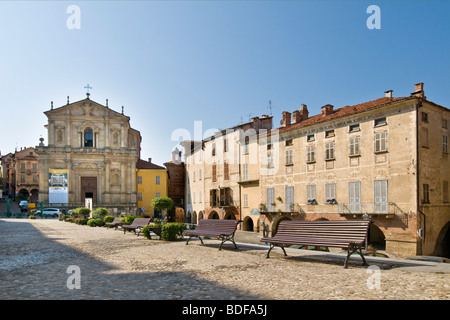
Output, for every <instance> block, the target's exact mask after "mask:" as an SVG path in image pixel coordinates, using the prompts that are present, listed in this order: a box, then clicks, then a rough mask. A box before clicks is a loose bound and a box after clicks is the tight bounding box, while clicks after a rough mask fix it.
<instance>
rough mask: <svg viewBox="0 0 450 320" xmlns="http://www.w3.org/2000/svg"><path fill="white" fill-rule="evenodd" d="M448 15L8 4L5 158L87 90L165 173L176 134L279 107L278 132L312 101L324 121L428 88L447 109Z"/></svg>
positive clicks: (324, 6) (282, 4)
mask: <svg viewBox="0 0 450 320" xmlns="http://www.w3.org/2000/svg"><path fill="white" fill-rule="evenodd" d="M70 5H76V6H78V8H79V9H80V11H79V18H80V19H79V20H76V21H77V22H79V29H77V28H75V29H72V28H69V27H68V25H67V22H68V20H69V22H71V23H72V24H70V23H69V25H71V26H76V25H75V24H74V23H75V20H73V19H72V18H73V17H75V16H74V12H73V11H69V13H67V9H68V7H69V6H70ZM370 5H377V6H378V7H379V9H380V16H379V17H380V19H379V20H371V18H374V17H375V16H373V11H370V13H367V8H368V7H369V6H370ZM449 17H450V1H257V0H254V1H207V0H204V1H70V2H65V1H43V2H39V1H33V2H31V1H30V2H28V1H0V35H1V38H0V39H1V47H0V48H1V49H0V98H1V99H0V106H1V113H0V115H1V125H0V128H1V140H0V151H1V153H2V154H3V155H4V154H6V153H8V152H14V149H15V148H16V147H17V148H18V149H20V147H29V146H36V145H37V144H38V143H39V137H40V136H41V135H42V137H44V139H45V140H44V143H46V142H47V130H46V129H45V128H44V125H45V124H46V123H47V118H46V117H45V115H44V114H43V112H44V111H47V110H49V109H50V102H51V101H53V103H54V106H55V108H56V107H59V106H62V105H65V104H66V100H67V96H70V101H71V102H75V101H78V100H82V99H84V98H85V97H86V95H85V92H86V90H85V89H84V86H85V85H86V84H88V83H89V84H90V85H91V87H92V89H91V90H90V92H91V96H90V98H91V99H92V100H94V101H96V102H98V103H101V104H103V105H104V104H105V101H106V99H108V101H109V107H110V108H111V109H113V110H116V111H118V112H120V111H121V108H122V106H124V110H125V114H126V115H128V116H130V118H131V126H132V127H133V128H135V129H136V130H139V131H140V132H141V135H142V139H143V140H142V154H141V158H143V159H147V158H150V157H151V158H152V159H153V162H154V163H157V164H160V165H162V163H163V162H165V161H169V160H170V157H171V155H170V152H171V150H172V149H173V148H174V146H176V145H177V143H178V142H177V141H172V139H171V136H172V133H173V132H174V131H175V130H177V129H186V130H188V131H189V132H191V133H192V137H191V138H194V136H193V135H194V121H202V130H203V132H204V131H206V130H208V129H211V128H217V129H225V128H228V127H232V126H235V125H237V124H239V123H241V122H247V121H248V120H249V117H254V116H261V115H262V114H269V115H270V112H271V111H270V109H269V108H268V105H269V101H271V103H272V113H273V116H274V126H275V127H278V126H279V122H280V119H281V112H282V111H285V110H286V111H290V112H292V111H294V110H296V109H299V108H300V105H301V104H302V103H304V104H306V105H308V109H309V114H310V115H314V114H317V113H319V112H320V107H321V106H323V105H325V104H328V103H329V104H332V105H334V106H335V108H338V107H342V106H346V105H352V104H357V103H361V102H365V101H369V100H373V99H377V98H380V97H382V96H384V91H386V90H390V89H392V90H394V92H393V95H394V96H408V95H410V93H411V92H413V88H414V84H415V83H418V82H424V84H425V85H424V89H425V95H426V96H427V98H428V99H429V100H431V101H433V102H435V103H438V104H441V105H443V106H445V107H447V108H449V107H450V19H449ZM368 19H369V20H370V21H371V22H373V23H374V22H377V21H379V22H380V27H381V29H369V28H368V27H367V20H368Z"/></svg>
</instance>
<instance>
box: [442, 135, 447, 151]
mask: <svg viewBox="0 0 450 320" xmlns="http://www.w3.org/2000/svg"><path fill="white" fill-rule="evenodd" d="M442 152H443V153H448V135H446V134H444V135H442Z"/></svg>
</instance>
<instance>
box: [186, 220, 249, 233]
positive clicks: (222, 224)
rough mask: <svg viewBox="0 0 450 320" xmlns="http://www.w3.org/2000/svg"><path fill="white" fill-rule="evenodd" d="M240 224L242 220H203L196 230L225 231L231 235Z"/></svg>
mask: <svg viewBox="0 0 450 320" xmlns="http://www.w3.org/2000/svg"><path fill="white" fill-rule="evenodd" d="M239 222H241V220H219V219H201V220H200V221H199V222H198V225H197V228H195V229H196V230H212V231H223V232H224V233H226V234H231V233H233V232H234V231H236V228H237V226H238V224H239Z"/></svg>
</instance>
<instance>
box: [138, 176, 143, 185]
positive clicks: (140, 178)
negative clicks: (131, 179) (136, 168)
mask: <svg viewBox="0 0 450 320" xmlns="http://www.w3.org/2000/svg"><path fill="white" fill-rule="evenodd" d="M138 184H142V176H138Z"/></svg>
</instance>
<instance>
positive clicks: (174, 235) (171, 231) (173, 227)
mask: <svg viewBox="0 0 450 320" xmlns="http://www.w3.org/2000/svg"><path fill="white" fill-rule="evenodd" d="M184 230H186V225H185V224H184V223H181V222H170V223H167V224H164V225H163V226H162V229H161V239H162V240H166V241H175V240H177V239H180V238H182V237H183V231H184Z"/></svg>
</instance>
